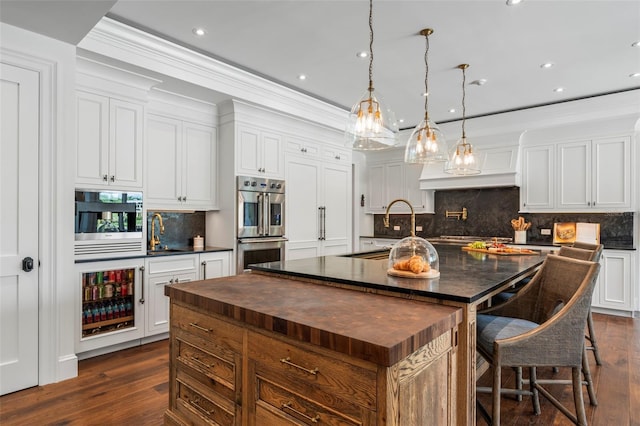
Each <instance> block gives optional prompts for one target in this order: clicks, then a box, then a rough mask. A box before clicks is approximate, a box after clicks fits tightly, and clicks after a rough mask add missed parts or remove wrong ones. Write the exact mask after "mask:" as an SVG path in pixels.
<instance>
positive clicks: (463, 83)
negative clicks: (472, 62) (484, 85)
mask: <svg viewBox="0 0 640 426" xmlns="http://www.w3.org/2000/svg"><path fill="white" fill-rule="evenodd" d="M467 66H468V65H467ZM467 66H464V67H461V68H462V140H463V143H466V137H467V135H466V133H465V131H464V124H465V117H466V112H467V110H466V107H465V95H466V94H465V88H464V87H465V82H466V73H465V70H466V69H467Z"/></svg>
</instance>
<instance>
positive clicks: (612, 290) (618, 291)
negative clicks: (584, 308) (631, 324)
mask: <svg viewBox="0 0 640 426" xmlns="http://www.w3.org/2000/svg"><path fill="white" fill-rule="evenodd" d="M635 257H636V252H635V251H628V250H604V251H603V252H602V257H601V259H600V265H601V266H600V273H599V275H598V281H597V283H596V287H595V290H594V292H593V299H592V303H591V306H593V307H594V308H602V309H603V310H602V312H607V313H619V314H621V315H631V314H633V312H634V310H636V309H637V308H636V307H635V306H634V300H635V297H637V295H636V291H637V290H638V288H637V287H638V284H637V279H638V278H637V277H634V270H635V269H634V265H635ZM634 287H635V288H634ZM596 311H598V309H596ZM612 311H614V312H612Z"/></svg>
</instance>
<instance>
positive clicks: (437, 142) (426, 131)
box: [404, 114, 449, 164]
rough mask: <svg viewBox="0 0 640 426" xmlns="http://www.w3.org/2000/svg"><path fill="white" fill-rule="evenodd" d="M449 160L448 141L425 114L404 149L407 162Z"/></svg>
mask: <svg viewBox="0 0 640 426" xmlns="http://www.w3.org/2000/svg"><path fill="white" fill-rule="evenodd" d="M445 161H449V152H448V147H447V141H446V139H445V137H444V134H443V133H442V131H440V128H438V126H436V125H435V123H434V122H433V121H431V119H429V117H428V116H427V115H426V114H425V117H424V120H422V121H421V122H420V124H418V125H417V126H416V128H415V129H414V130H413V133H411V136H409V141H408V142H407V147H406V148H405V150H404V162H405V163H422V164H428V163H442V162H445Z"/></svg>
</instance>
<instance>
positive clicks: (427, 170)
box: [420, 132, 521, 190]
mask: <svg viewBox="0 0 640 426" xmlns="http://www.w3.org/2000/svg"><path fill="white" fill-rule="evenodd" d="M520 136H521V132H513V133H507V134H503V135H492V136H490V137H478V138H476V141H474V142H472V145H473V149H474V153H475V155H476V159H477V161H478V164H479V165H480V170H481V173H480V174H478V175H472V176H456V175H452V174H449V173H445V172H444V165H443V164H442V163H440V164H428V165H425V166H424V167H423V169H422V174H421V175H420V189H424V190H428V189H435V190H442V189H467V188H495V187H502V186H520V173H519V169H520V168H519V165H518V161H519V158H518V153H519V151H520V143H519V141H520ZM470 142H471V141H470Z"/></svg>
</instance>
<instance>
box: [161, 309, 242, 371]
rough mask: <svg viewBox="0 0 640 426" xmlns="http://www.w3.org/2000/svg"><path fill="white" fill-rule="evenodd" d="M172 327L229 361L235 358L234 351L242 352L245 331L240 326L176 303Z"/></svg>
mask: <svg viewBox="0 0 640 426" xmlns="http://www.w3.org/2000/svg"><path fill="white" fill-rule="evenodd" d="M171 327H172V328H173V329H174V330H175V332H176V336H179V337H180V338H181V339H182V340H183V341H186V342H188V343H190V344H192V345H194V346H196V347H199V348H203V349H204V350H208V351H209V352H211V353H215V354H217V355H218V356H221V357H222V358H223V359H225V360H227V361H231V360H233V353H242V336H243V333H244V331H243V330H242V329H241V328H240V327H236V326H234V325H232V324H229V323H228V322H225V321H221V320H219V319H217V318H213V317H211V316H208V315H205V314H202V313H200V312H197V311H193V310H191V309H187V308H185V307H183V306H181V305H178V304H175V303H174V304H172V305H171ZM180 331H182V332H185V333H180Z"/></svg>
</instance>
